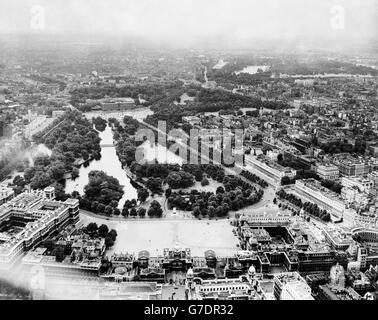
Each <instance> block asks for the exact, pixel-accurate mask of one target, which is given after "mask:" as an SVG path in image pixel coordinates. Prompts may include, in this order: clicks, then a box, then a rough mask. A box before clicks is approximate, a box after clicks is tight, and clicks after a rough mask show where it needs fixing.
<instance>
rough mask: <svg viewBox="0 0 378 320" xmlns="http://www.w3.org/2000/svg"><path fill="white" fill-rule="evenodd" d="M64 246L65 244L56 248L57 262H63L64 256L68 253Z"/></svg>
mask: <svg viewBox="0 0 378 320" xmlns="http://www.w3.org/2000/svg"><path fill="white" fill-rule="evenodd" d="M64 251H65V250H64V247H63V246H57V247H56V248H55V260H56V261H57V262H62V261H63V260H64V258H65V257H66V254H65V252H64Z"/></svg>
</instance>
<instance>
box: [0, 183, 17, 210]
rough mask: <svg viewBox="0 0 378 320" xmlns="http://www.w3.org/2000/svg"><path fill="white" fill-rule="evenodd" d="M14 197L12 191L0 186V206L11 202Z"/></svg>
mask: <svg viewBox="0 0 378 320" xmlns="http://www.w3.org/2000/svg"><path fill="white" fill-rule="evenodd" d="M13 197H14V191H13V189H12V188H9V187H8V186H6V185H3V184H0V205H2V204H3V203H5V202H7V201H9V200H11V199H12V198H13Z"/></svg>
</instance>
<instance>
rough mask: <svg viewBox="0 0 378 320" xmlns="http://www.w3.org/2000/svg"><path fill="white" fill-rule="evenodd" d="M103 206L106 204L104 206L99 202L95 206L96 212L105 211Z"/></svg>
mask: <svg viewBox="0 0 378 320" xmlns="http://www.w3.org/2000/svg"><path fill="white" fill-rule="evenodd" d="M105 208H106V206H105V205H104V204H103V203H100V204H99V205H98V206H97V212H98V213H105Z"/></svg>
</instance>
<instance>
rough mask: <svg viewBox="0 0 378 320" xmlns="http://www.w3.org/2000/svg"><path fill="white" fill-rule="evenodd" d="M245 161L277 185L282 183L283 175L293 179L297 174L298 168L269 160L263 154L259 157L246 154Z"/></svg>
mask: <svg viewBox="0 0 378 320" xmlns="http://www.w3.org/2000/svg"><path fill="white" fill-rule="evenodd" d="M245 162H246V164H247V165H250V166H251V167H252V168H254V169H256V170H258V171H259V172H260V173H262V174H263V175H265V176H267V177H269V178H270V179H271V180H273V183H274V184H276V185H280V184H281V180H282V178H283V177H288V178H290V179H293V178H294V177H295V176H296V174H297V172H296V170H294V169H292V168H289V167H283V166H281V165H279V164H278V163H277V162H274V161H269V160H268V159H266V158H265V157H264V156H262V155H260V156H258V157H257V158H255V157H253V156H246V157H245Z"/></svg>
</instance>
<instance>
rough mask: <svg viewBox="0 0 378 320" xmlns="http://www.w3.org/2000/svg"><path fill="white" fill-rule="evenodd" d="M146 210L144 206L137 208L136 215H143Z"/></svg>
mask: <svg viewBox="0 0 378 320" xmlns="http://www.w3.org/2000/svg"><path fill="white" fill-rule="evenodd" d="M146 212H147V210H146V209H145V208H139V209H138V216H139V217H145V216H146Z"/></svg>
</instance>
